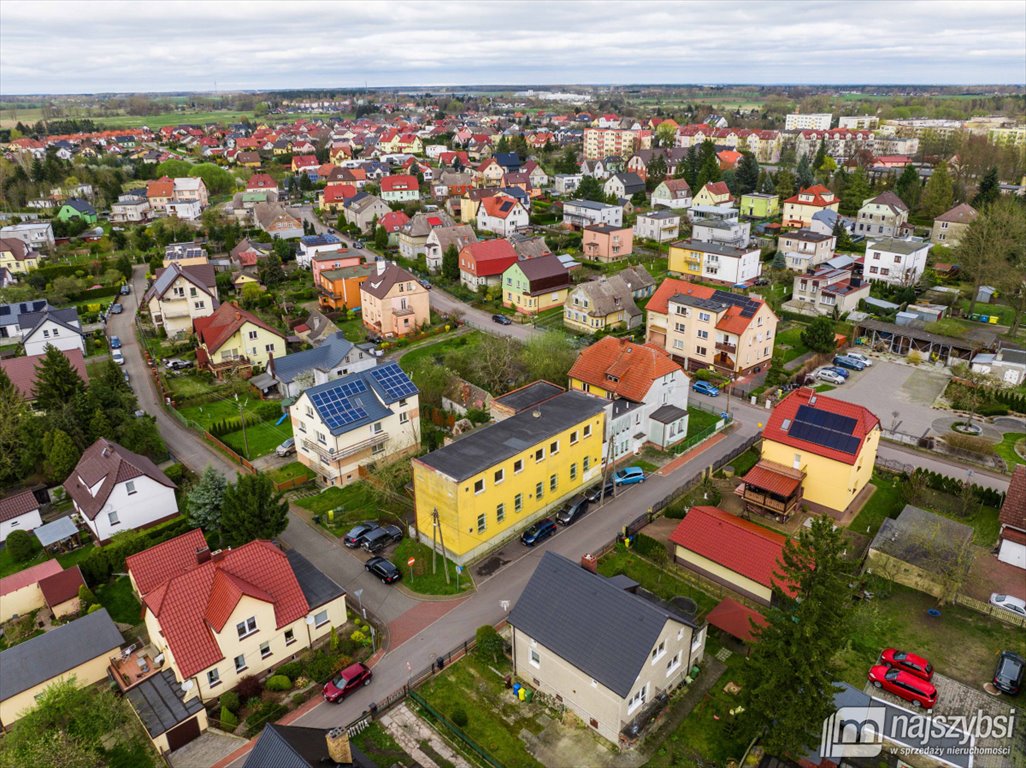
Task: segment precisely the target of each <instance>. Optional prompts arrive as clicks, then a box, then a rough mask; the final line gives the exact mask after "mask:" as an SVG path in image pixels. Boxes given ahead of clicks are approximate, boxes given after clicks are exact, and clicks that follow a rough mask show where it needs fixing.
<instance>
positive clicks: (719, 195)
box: [693, 181, 734, 205]
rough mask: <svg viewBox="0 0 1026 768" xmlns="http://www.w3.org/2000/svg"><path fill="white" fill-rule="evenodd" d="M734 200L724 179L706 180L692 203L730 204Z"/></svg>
mask: <svg viewBox="0 0 1026 768" xmlns="http://www.w3.org/2000/svg"><path fill="white" fill-rule="evenodd" d="M733 202H734V196H733V195H732V194H730V189H729V188H728V187H727V182H725V181H709V182H706V184H705V186H703V187H702V188H701V189H700V190H698V193H697V194H696V195H695V198H694V201H693V203H694V205H730V204H731V203H733Z"/></svg>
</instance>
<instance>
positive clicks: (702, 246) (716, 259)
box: [669, 240, 762, 285]
mask: <svg viewBox="0 0 1026 768" xmlns="http://www.w3.org/2000/svg"><path fill="white" fill-rule="evenodd" d="M677 248H682V249H685V250H686V251H687V252H689V256H687V257H685V258H683V259H681V258H680V257H678V256H677V254H676V253H675V250H676V249H677ZM699 254H700V255H701V270H702V272H701V275H698V274H695V272H694V266H693V263H694V260H695V259H694V257H695V256H696V255H699ZM759 254H760V250H759V248H758V247H757V246H756V247H748V246H744V247H741V248H738V247H735V246H733V245H727V244H726V243H716V242H712V243H707V242H700V241H698V240H682V241H680V242H678V243H675V244H673V245H671V246H670V257H669V264H670V265H671V266H670V270H671V271H676V269H677V267H678V266H680V265H682V264H683V265H684V268H683V269H681V271H680V273H679V274H681V275H685V276H686V277H689V278H697V277H702V278H707V279H709V280H716V281H718V282H721V283H730V284H731V285H735V284H737V283H745V282H748V281H749V280H754V279H755V278H757V277H758V276H759V274H760V273H761V271H762V265H761V264H760V263H759ZM675 257H676V258H675Z"/></svg>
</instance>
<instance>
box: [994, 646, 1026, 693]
mask: <svg viewBox="0 0 1026 768" xmlns="http://www.w3.org/2000/svg"><path fill="white" fill-rule="evenodd" d="M1024 674H1026V659H1023V657H1022V656H1020V655H1019V654H1017V653H1012V652H1011V651H1003V652H1002V653H1001V657H1000V658H999V659H998V663H997V669H995V670H994V687H995V688H997V689H998V690H999V691H1003V692H1004V693H1007V694H1010V695H1012V696H1015V695H1016V694H1017V693H1019V691H1020V690H1022V678H1023V675H1024Z"/></svg>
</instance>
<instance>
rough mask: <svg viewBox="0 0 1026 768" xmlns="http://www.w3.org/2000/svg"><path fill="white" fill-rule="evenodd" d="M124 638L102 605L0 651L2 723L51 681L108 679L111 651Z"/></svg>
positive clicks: (10, 721)
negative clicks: (97, 608)
mask: <svg viewBox="0 0 1026 768" xmlns="http://www.w3.org/2000/svg"><path fill="white" fill-rule="evenodd" d="M124 641H125V639H124V638H123V637H122V636H121V632H119V631H118V628H117V627H116V626H115V624H114V622H113V621H111V618H110V614H109V613H107V609H106V608H101V609H100V610H98V611H94V612H93V613H90V614H87V615H85V616H83V617H82V618H80V619H76V620H75V621H72V622H70V623H68V624H64V625H61V626H59V627H56V628H54V629H51V630H50V631H49V632H46V633H45V634H42V635H39V636H38V637H33V638H32V639H31V640H26V641H25V642H24V643H19V644H18V645H15V646H13V647H12V648H8V649H7V650H6V651H3V652H0V669H2V670H3V674H0V727H2V728H3V729H7V728H8V727H10V726H11V725H12V724H13V723H14V722H16V721H17V720H19V719H20V718H21V717H22V716H24V714H25V713H26V712H27V711H28V710H30V709H32V707H34V706H35V704H36V697H37V696H39V695H40V694H41V693H42V692H43V691H45V690H46V688H47V687H48V686H50V685H53V684H54V683H58V682H61V681H64V680H68V679H71V678H74V680H75V684H76V685H78V686H79V687H85V686H87V685H93V684H94V683H98V682H100V681H101V680H106V679H107V666H108V665H109V664H110V657H111V656H112V655H114V654H116V653H117V651H118V649H119V648H120V647H121V644H122V643H123V642H124Z"/></svg>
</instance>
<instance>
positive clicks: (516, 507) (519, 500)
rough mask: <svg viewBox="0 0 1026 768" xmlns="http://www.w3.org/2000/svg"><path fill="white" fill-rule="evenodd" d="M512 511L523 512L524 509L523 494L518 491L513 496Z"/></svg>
mask: <svg viewBox="0 0 1026 768" xmlns="http://www.w3.org/2000/svg"><path fill="white" fill-rule="evenodd" d="M513 511H514V512H523V511H524V494H522V493H518V494H517V495H516V496H514V497H513Z"/></svg>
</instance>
